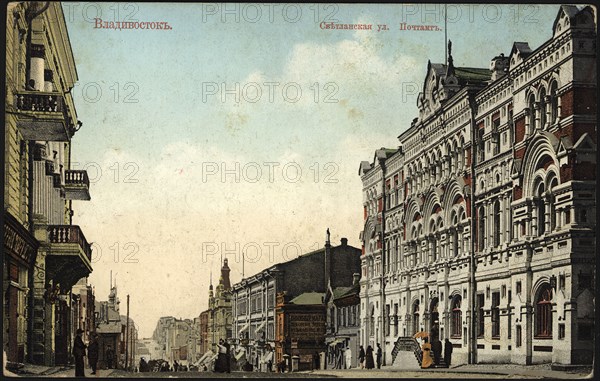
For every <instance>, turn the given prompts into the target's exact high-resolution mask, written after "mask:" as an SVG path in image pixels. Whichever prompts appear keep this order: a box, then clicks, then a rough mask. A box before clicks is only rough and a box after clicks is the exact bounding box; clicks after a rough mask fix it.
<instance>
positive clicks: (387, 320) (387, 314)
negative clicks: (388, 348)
mask: <svg viewBox="0 0 600 381" xmlns="http://www.w3.org/2000/svg"><path fill="white" fill-rule="evenodd" d="M389 335H390V305H389V304H386V305H385V336H389Z"/></svg>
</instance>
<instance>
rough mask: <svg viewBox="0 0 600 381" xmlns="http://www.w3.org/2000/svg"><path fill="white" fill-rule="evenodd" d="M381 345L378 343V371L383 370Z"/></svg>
mask: <svg viewBox="0 0 600 381" xmlns="http://www.w3.org/2000/svg"><path fill="white" fill-rule="evenodd" d="M381 356H382V353H381V344H379V343H377V369H381Z"/></svg>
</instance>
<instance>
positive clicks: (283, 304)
mask: <svg viewBox="0 0 600 381" xmlns="http://www.w3.org/2000/svg"><path fill="white" fill-rule="evenodd" d="M324 296H325V294H324V293H322V292H305V293H303V294H300V295H298V296H296V297H295V298H293V299H291V300H290V297H289V296H288V295H287V294H286V293H285V292H282V293H280V294H278V295H277V307H276V310H275V311H276V312H275V313H276V316H277V327H276V329H275V335H276V336H275V337H276V339H275V363H279V362H280V361H286V363H287V364H288V365H286V366H288V367H289V368H288V369H291V370H293V371H297V370H298V371H302V370H312V369H318V368H317V367H318V366H319V364H320V358H321V352H323V350H324V348H325V318H326V312H325V308H326V307H325V304H323V297H324ZM296 361H297V362H298V367H297V368H295V366H292V364H294V363H295V362H296ZM290 366H291V367H290Z"/></svg>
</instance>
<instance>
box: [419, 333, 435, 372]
mask: <svg viewBox="0 0 600 381" xmlns="http://www.w3.org/2000/svg"><path fill="white" fill-rule="evenodd" d="M421 349H422V350H423V360H422V361H421V368H422V369H427V368H429V367H430V366H431V365H433V360H432V359H431V344H429V340H427V338H426V337H425V338H424V339H423V345H421Z"/></svg>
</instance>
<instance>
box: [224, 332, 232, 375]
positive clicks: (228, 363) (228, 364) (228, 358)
mask: <svg viewBox="0 0 600 381" xmlns="http://www.w3.org/2000/svg"><path fill="white" fill-rule="evenodd" d="M223 346H224V347H225V372H227V373H231V346H230V345H229V343H228V342H227V340H223Z"/></svg>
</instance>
